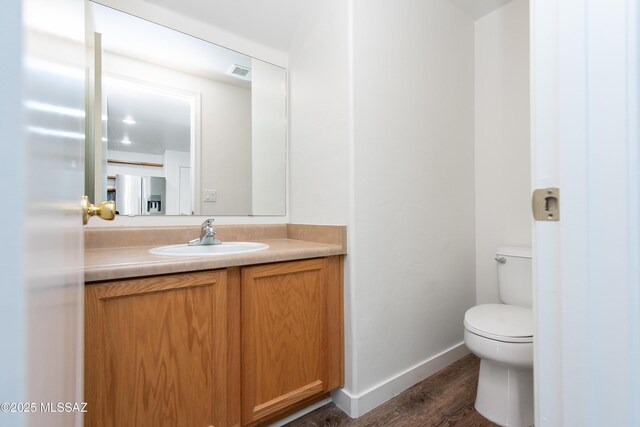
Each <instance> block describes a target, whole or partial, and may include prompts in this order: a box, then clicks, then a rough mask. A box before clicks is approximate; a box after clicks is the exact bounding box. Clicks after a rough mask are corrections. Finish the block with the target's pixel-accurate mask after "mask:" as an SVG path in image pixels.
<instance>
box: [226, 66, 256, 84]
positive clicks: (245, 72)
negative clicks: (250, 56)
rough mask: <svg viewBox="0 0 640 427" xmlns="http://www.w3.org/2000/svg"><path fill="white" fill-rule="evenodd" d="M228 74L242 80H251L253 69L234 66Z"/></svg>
mask: <svg viewBox="0 0 640 427" xmlns="http://www.w3.org/2000/svg"><path fill="white" fill-rule="evenodd" d="M227 74H229V75H230V76H233V77H237V78H239V79H242V80H251V68H249V67H245V66H243V65H238V64H233V65H232V66H231V68H229V71H227Z"/></svg>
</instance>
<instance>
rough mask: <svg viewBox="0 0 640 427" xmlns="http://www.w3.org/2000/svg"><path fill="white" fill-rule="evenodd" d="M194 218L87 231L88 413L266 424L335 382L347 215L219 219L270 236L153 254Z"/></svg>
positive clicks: (239, 236)
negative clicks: (247, 243)
mask: <svg viewBox="0 0 640 427" xmlns="http://www.w3.org/2000/svg"><path fill="white" fill-rule="evenodd" d="M193 230H196V232H194V231H193ZM197 230H198V229H197V228H194V227H175V228H171V229H165V230H164V231H163V233H165V235H164V236H159V235H158V234H157V229H156V230H153V229H135V230H128V232H125V231H123V230H118V229H112V230H101V229H93V230H88V231H87V235H86V237H87V238H86V242H87V249H86V258H87V265H86V272H85V276H86V282H87V285H86V287H85V301H86V305H85V400H86V401H87V402H88V404H89V405H88V408H89V412H88V413H87V414H86V416H85V424H86V425H87V426H121V425H135V426H147V425H148V426H154V427H155V426H165V425H166V426H204V427H206V426H240V425H242V426H254V425H263V424H268V422H270V421H273V420H274V419H276V418H279V417H281V416H284V415H286V414H288V413H291V412H294V411H295V410H298V409H300V408H302V407H304V406H306V405H308V404H310V403H312V402H314V401H315V400H319V399H321V398H323V397H324V396H326V395H327V393H329V391H331V390H333V389H335V388H337V387H340V386H341V385H342V384H343V378H344V367H343V291H342V288H343V255H344V254H345V253H346V240H345V229H344V227H321V226H301V225H292V224H288V225H274V226H219V227H218V233H219V237H220V238H221V239H223V240H251V241H258V242H262V243H267V244H269V246H270V247H269V249H267V250H264V251H260V252H255V253H249V254H240V255H224V256H216V257H206V258H205V257H194V258H179V257H166V256H154V255H150V254H148V250H149V249H150V248H151V247H153V246H157V245H158V244H164V243H176V239H180V238H182V235H183V234H184V235H185V236H189V237H192V236H193V235H194V234H196V233H197ZM108 233H111V234H108ZM113 233H115V234H118V233H119V234H120V235H119V236H118V235H114V234H113ZM187 240H188V239H187ZM128 241H131V242H130V243H127V242H128ZM178 241H180V240H178ZM184 241H186V240H184ZM110 242H113V243H115V242H119V244H121V245H122V244H123V243H127V244H129V246H124V245H122V246H121V247H113V246H109V245H111V244H112V243H110ZM110 254H111V255H110Z"/></svg>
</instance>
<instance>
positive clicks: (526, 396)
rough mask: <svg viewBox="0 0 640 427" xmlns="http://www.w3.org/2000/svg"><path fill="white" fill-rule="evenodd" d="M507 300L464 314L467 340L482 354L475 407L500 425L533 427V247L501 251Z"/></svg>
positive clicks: (498, 257) (501, 278)
mask: <svg viewBox="0 0 640 427" xmlns="http://www.w3.org/2000/svg"><path fill="white" fill-rule="evenodd" d="M495 259H496V264H497V266H498V290H499V293H500V299H501V300H502V302H503V304H482V305H477V306H475V307H472V308H470V309H469V310H467V312H466V313H465V315H464V341H465V343H466V344H467V347H469V350H471V352H472V353H473V354H475V355H476V356H478V357H479V358H480V359H481V362H480V375H479V378H478V393H477V396H476V403H475V408H476V410H477V411H478V412H480V414H482V415H483V416H484V417H485V418H487V419H489V420H491V421H493V422H494V423H496V424H500V425H501V426H509V427H511V426H515V427H529V426H532V425H533V422H534V412H533V311H532V309H531V307H532V299H533V288H532V284H531V283H532V280H531V249H530V248H521V247H501V248H498V250H497V251H496V258H495Z"/></svg>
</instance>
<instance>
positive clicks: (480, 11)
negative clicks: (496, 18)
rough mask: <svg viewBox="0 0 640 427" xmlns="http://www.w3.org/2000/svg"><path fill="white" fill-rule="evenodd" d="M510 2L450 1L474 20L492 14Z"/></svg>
mask: <svg viewBox="0 0 640 427" xmlns="http://www.w3.org/2000/svg"><path fill="white" fill-rule="evenodd" d="M510 1H511V0H451V2H452V3H454V4H456V5H457V6H458V7H460V8H461V9H462V10H464V11H465V12H466V13H467V14H468V15H469V16H471V17H472V18H473V19H474V20H477V19H480V18H482V17H483V16H485V15H487V14H489V13H491V12H493V11H494V10H496V9H498V8H500V7H502V6H504V5H505V4H507V3H509V2H510Z"/></svg>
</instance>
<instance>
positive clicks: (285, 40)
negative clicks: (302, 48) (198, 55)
mask: <svg viewBox="0 0 640 427" xmlns="http://www.w3.org/2000/svg"><path fill="white" fill-rule="evenodd" d="M309 1H310V0H269V1H264V0H261V1H256V0H233V1H229V0H206V1H204V0H146V2H147V3H152V4H155V5H157V6H160V7H163V8H165V9H169V10H172V11H174V12H176V13H179V14H181V15H185V16H188V17H190V18H193V19H197V20H199V21H202V22H205V23H207V24H209V25H213V26H215V27H218V28H221V29H223V30H225V31H228V32H230V33H232V34H235V35H238V36H240V37H244V38H246V39H249V40H253V41H256V42H259V43H261V44H263V45H266V46H269V47H272V48H275V49H279V50H281V51H284V52H286V51H288V50H289V45H290V44H291V40H292V39H293V36H294V34H295V32H296V31H297V29H298V23H299V22H300V17H301V16H302V13H303V11H304V10H305V9H306V8H307V7H308V3H309ZM265 17H268V19H265Z"/></svg>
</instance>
